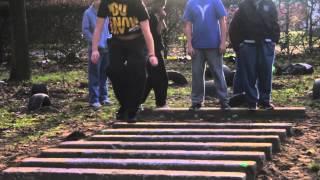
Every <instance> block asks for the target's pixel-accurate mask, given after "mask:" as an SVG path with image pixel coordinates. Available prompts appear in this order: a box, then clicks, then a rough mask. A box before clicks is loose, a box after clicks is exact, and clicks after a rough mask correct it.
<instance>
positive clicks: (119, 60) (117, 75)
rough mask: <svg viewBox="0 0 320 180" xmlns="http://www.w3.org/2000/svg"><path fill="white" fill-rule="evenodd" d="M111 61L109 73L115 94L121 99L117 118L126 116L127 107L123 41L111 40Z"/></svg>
mask: <svg viewBox="0 0 320 180" xmlns="http://www.w3.org/2000/svg"><path fill="white" fill-rule="evenodd" d="M109 48H110V49H109V50H110V51H109V57H110V63H109V66H108V68H107V75H108V77H109V78H110V81H111V83H112V87H113V91H114V94H115V96H116V98H117V100H118V101H119V104H120V108H119V110H118V114H117V116H118V117H117V118H118V119H123V118H125V116H126V115H125V113H126V110H127V107H126V104H127V102H126V78H127V75H126V67H125V60H126V57H125V56H126V53H125V49H124V47H123V44H122V43H121V41H118V40H111V41H110V44H109Z"/></svg>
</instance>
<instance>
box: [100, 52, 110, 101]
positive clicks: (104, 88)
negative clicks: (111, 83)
mask: <svg viewBox="0 0 320 180" xmlns="http://www.w3.org/2000/svg"><path fill="white" fill-rule="evenodd" d="M100 56H101V58H100V102H101V103H102V104H104V105H109V104H110V100H109V97H108V80H107V66H108V63H109V52H108V50H107V49H105V50H101V51H100Z"/></svg>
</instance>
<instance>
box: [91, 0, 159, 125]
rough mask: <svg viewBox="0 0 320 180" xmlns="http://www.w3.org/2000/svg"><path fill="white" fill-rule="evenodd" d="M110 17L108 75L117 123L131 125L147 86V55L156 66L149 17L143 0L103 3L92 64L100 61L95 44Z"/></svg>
mask: <svg viewBox="0 0 320 180" xmlns="http://www.w3.org/2000/svg"><path fill="white" fill-rule="evenodd" d="M106 17H109V28H110V32H111V34H112V38H111V40H110V42H108V43H109V48H110V64H109V67H108V70H107V72H108V75H109V78H110V80H111V82H112V85H113V89H114V93H115V96H116V98H117V100H118V101H119V103H120V108H119V110H118V112H117V119H118V120H128V121H129V122H134V121H135V120H136V114H137V111H138V107H139V106H140V104H141V99H142V97H143V92H144V88H145V83H146V79H147V77H146V61H147V59H146V55H145V46H147V49H148V58H149V61H150V64H151V65H153V66H157V64H158V59H157V57H156V56H155V51H154V41H153V37H152V34H151V31H150V27H149V15H148V12H147V10H146V7H145V5H144V3H143V2H142V0H102V2H101V5H100V8H99V11H98V20H97V25H96V29H95V32H94V37H93V46H92V58H91V59H92V61H93V62H94V63H97V61H98V60H99V51H98V42H99V39H100V34H101V30H102V27H103V22H104V18H106Z"/></svg>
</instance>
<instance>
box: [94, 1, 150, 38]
mask: <svg viewBox="0 0 320 180" xmlns="http://www.w3.org/2000/svg"><path fill="white" fill-rule="evenodd" d="M98 17H101V18H106V17H109V22H110V23H109V28H110V32H111V34H112V35H113V36H122V35H129V34H136V33H141V28H140V22H141V21H145V20H147V19H149V15H148V12H147V9H146V7H145V5H144V3H143V2H142V0H102V2H101V5H100V8H99V11H98Z"/></svg>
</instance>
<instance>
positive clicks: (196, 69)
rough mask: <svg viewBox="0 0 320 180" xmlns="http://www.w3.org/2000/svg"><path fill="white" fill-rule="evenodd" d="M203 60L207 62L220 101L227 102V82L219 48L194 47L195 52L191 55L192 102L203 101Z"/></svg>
mask: <svg viewBox="0 0 320 180" xmlns="http://www.w3.org/2000/svg"><path fill="white" fill-rule="evenodd" d="M205 62H207V63H208V64H209V68H210V71H211V74H212V77H213V80H214V83H215V85H216V89H217V96H218V98H219V100H220V103H226V102H228V97H227V95H228V90H227V84H226V80H225V77H224V73H223V62H222V55H221V54H220V53H219V49H195V54H194V55H193V57H192V93H191V101H192V103H193V104H201V103H202V102H203V101H204V94H205V88H204V70H205Z"/></svg>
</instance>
